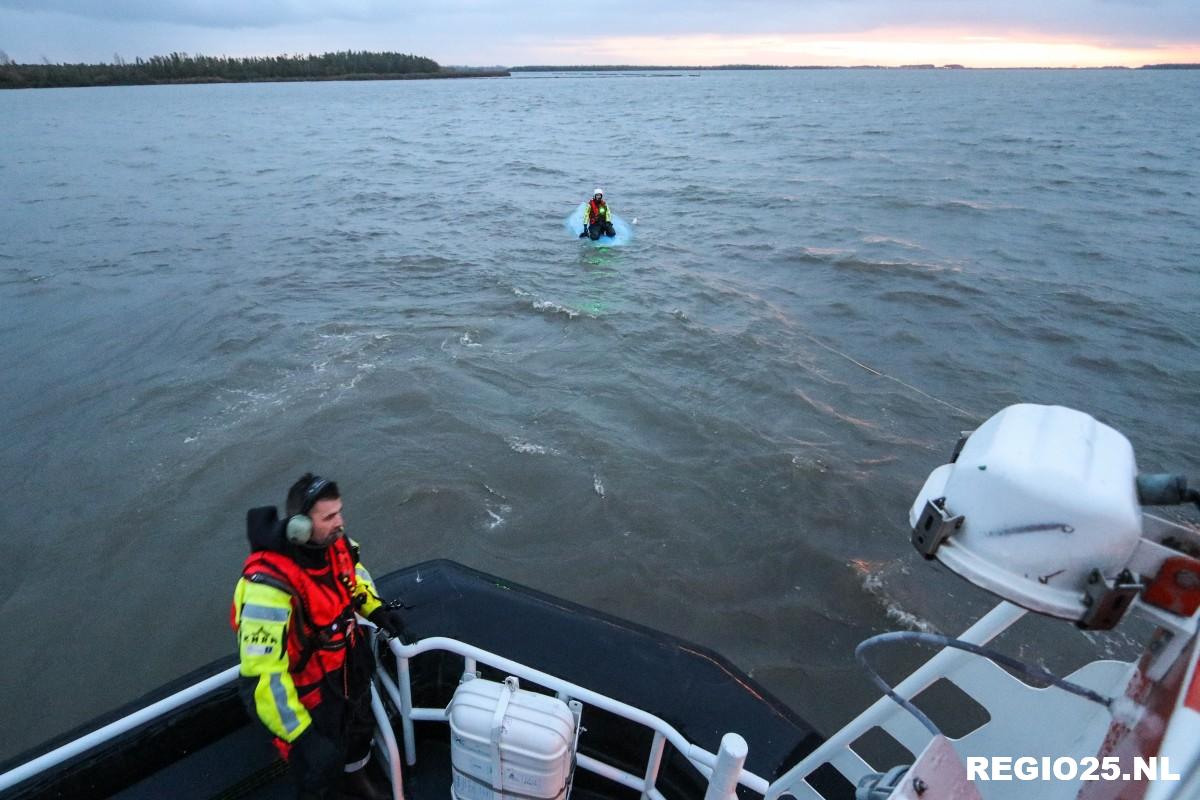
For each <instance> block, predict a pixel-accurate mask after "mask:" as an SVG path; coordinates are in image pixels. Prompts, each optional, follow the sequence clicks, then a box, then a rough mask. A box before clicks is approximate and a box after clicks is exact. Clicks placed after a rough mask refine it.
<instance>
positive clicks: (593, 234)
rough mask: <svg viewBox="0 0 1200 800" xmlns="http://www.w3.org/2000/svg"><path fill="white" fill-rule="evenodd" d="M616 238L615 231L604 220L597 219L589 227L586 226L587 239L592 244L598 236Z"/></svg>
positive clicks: (609, 223)
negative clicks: (589, 239)
mask: <svg viewBox="0 0 1200 800" xmlns="http://www.w3.org/2000/svg"><path fill="white" fill-rule="evenodd" d="M601 234H604V235H605V236H616V235H617V231H616V229H615V228H614V227H613V224H612V223H611V222H609V221H608V220H606V219H598V220H596V221H595V222H593V223H592V224H591V225H588V237H589V238H591V240H592V241H593V242H594V241H596V240H597V239H599V238H600V235H601Z"/></svg>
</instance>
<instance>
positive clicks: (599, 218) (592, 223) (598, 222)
mask: <svg viewBox="0 0 1200 800" xmlns="http://www.w3.org/2000/svg"><path fill="white" fill-rule="evenodd" d="M600 234H604V235H605V236H616V235H617V230H616V228H614V227H613V223H612V212H611V211H609V210H608V204H607V203H605V202H604V190H603V189H596V191H595V192H593V193H592V199H591V200H589V201H588V204H587V208H585V209H584V211H583V233H581V234H579V238H580V239H582V238H583V237H585V236H587V237H589V238H591V240H592V241H593V242H594V241H596V240H597V239H599V238H600Z"/></svg>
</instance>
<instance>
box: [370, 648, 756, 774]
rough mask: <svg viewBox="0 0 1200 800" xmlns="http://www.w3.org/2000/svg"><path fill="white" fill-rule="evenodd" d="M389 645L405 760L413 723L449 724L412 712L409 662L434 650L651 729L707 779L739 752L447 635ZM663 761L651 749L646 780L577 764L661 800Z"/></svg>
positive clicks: (439, 714)
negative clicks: (709, 744)
mask: <svg viewBox="0 0 1200 800" xmlns="http://www.w3.org/2000/svg"><path fill="white" fill-rule="evenodd" d="M388 646H389V648H390V649H391V651H392V653H393V655H395V656H396V667H397V672H398V673H399V674H400V676H401V677H400V680H399V682H398V683H399V685H398V686H396V687H395V688H396V689H397V690H398V694H399V695H400V698H401V699H402V700H403V699H404V698H408V702H407V703H402V704H401V705H400V713H401V717H402V720H403V722H404V732H405V745H404V746H405V755H406V757H408V756H409V753H412V752H414V751H413V750H410V741H411V736H412V734H411V730H412V728H411V725H412V720H413V719H423V720H438V721H446V719H447V717H446V709H421V708H413V707H412V706H411V685H410V684H409V683H408V681H409V677H408V676H409V666H408V662H409V660H410V659H412V658H414V657H416V656H419V655H422V654H423V653H428V652H435V651H440V652H448V653H454V654H455V655H459V656H462V657H463V658H464V659H465V660H466V664H468V665H471V664H472V663H473V662H474V663H478V662H482V663H484V664H487V665H488V666H490V667H493V668H495V669H498V670H500V671H502V672H506V673H508V674H509V675H515V676H516V677H518V678H521V679H523V680H527V681H530V682H531V683H535V684H537V685H539V686H543V687H545V688H547V689H549V690H551V691H553V692H556V693H558V694H560V695H566V696H568V697H570V698H571V699H573V700H578V701H580V702H582V703H584V704H586V705H590V706H592V707H594V708H598V709H600V710H602V711H607V712H608V713H610V714H614V715H616V716H618V717H621V718H622V719H625V720H628V721H629V722H633V723H635V724H638V725H641V726H642V727H645V728H649V729H650V730H651V731H653V732H654V733H655V741H656V742H657V739H658V736H659V735H661V736H662V738H663V739H664V740H665V741H667V742H670V743H671V745H672V746H673V747H674V748H675V749H676V750H678V751H679V752H680V753H682V754H683V756H684V757H685V758H686V759H687V760H688V761H689V762H690V763H691V764H692V766H694V767H695V768H696V770H697V771H698V772H699V773H700V774H701V775H702V776H703V777H704V778H705V779H706V780H711V779H712V776H713V774H714V771H716V773H717V774H718V777H719V778H724V776H726V775H728V774H730V773H729V770H728V766H727V765H729V764H730V763H732V762H733V761H734V760H735V759H736V757H737V753H736V750H737V748H736V747H733V748H732V749H730V750H728V751H727V748H726V747H725V746H724V745H725V740H724V739H723V740H722V747H721V749H720V751H719V752H718V753H716V754H714V753H710V752H709V751H707V750H705V749H704V748H702V747H700V746H698V745H695V744H692V743H691V742H689V741H688V740H687V739H686V738H685V737H684V736H683V734H681V733H680V732H679V731H677V730H675V728H674V727H672V726H671V725H670V724H669V723H667V722H666V721H665V720H663V719H661V718H659V717H657V716H655V715H653V714H651V713H649V712H647V711H643V710H642V709H640V708H637V707H635V706H631V705H628V704H627V703H622V702H621V701H619V700H614V699H613V698H611V697H608V696H606V695H602V694H600V693H598V692H594V691H592V690H591V689H587V688H585V687H583V686H579V685H578V684H574V683H571V682H570V681H566V680H563V679H561V678H557V677H555V676H553V675H550V674H548V673H545V672H542V671H540V670H536V669H533V668H532V667H527V666H525V665H524V664H521V663H519V662H516V661H512V660H511V659H507V658H504V657H503V656H500V655H497V654H495V653H492V652H489V651H487V650H483V649H481V648H479V647H475V646H473V645H469V644H466V643H465V642H460V641H458V640H457V639H450V638H447V637H444V636H434V637H430V638H428V639H422V640H420V641H419V642H415V643H413V644H401V643H400V642H399V641H398V640H396V639H391V640H389V642H388ZM384 685H385V689H387V691H388V693H389V695H391V694H392V690H391V689H390V688H388V687H387V684H386V683H385V684H384ZM395 700H396V698H395V697H394V696H393V702H395ZM405 705H407V706H408V708H407V711H406V710H405ZM726 738H728V737H726ZM731 744H736V743H733V742H732V740H731ZM743 744H744V743H743ZM661 756H662V752H661V746H658V747H657V752H656V745H655V744H652V745H651V752H650V757H649V759H648V760H647V768H646V773H645V774H643V775H633V774H630V773H628V772H625V771H623V770H618V769H616V768H615V767H611V766H609V765H605V764H603V763H602V762H597V761H596V760H595V759H591V758H588V757H586V756H581V757H579V759H578V764H579V766H580V767H583V768H584V769H587V770H588V771H590V772H595V773H596V774H598V775H601V776H602V777H606V778H609V779H610V780H614V781H616V782H617V783H620V784H622V785H624V786H628V787H630V788H633V789H638V790H641V791H642V795H643V797H654V796H659V797H661V795H659V793H658V791H657V789H656V788H655V787H654V781H655V780H656V779H657V764H656V763H655V762H656V761H659V760H661ZM741 757H742V759H744V758H745V754H744V753H743V754H742V756H741ZM414 763H415V753H414V755H413V756H412V760H410V761H409V765H410V766H411V765H412V764H414ZM718 765H719V766H718ZM598 766H599V767H603V769H598V768H597V767H598ZM618 775H619V777H618ZM736 776H737V780H736V782H737V783H739V784H741V785H742V786H745V787H746V788H748V789H750V790H752V791H754V792H757V793H758V794H760V795H765V794H766V792H767V789H768V787H769V786H770V784H769V782H768V781H767V780H766V779H764V778H762V777H760V776H758V775H756V774H754V773H753V772H750V771H749V770H746V769H743V768H741V764H740V763H738V764H737V767H736Z"/></svg>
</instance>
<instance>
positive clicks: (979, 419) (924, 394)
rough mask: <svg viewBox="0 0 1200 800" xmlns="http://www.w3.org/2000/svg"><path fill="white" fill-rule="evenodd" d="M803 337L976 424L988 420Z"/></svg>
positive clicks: (817, 340) (812, 337) (811, 337)
mask: <svg viewBox="0 0 1200 800" xmlns="http://www.w3.org/2000/svg"><path fill="white" fill-rule="evenodd" d="M802 335H803V336H804V337H805V338H806V339H808V340H809V341H810V342H812V343H813V344H815V345H817V346H818V347H822V348H824V349H826V350H828V351H829V352H831V353H833V354H834V355H839V356H841V357H842V358H844V359H846V360H847V361H849V362H850V363H851V364H854V365H855V366H858V367H862V368H863V369H865V370H866V371H867V372H870V373H871V374H872V375H878V376H879V377H881V378H887V379H888V380H889V381H892V382H893V383H898V384H900V385H901V386H903V387H904V388H905V389H908V390H909V391H911V392H915V393H916V394H919V395H921V396H922V397H925V398H928V399H930V400H932V401H933V402H935V403H941V404H942V405H944V406H945V407H946V408H949V409H951V410H953V411H957V412H958V413H959V414H962V415H963V416H964V417H966V418H967V419H972V420H975V421H976V422H983V421H984V419H986V417H984V416H983V415H982V414H975V413H973V412H971V411H967V410H966V409H962V408H959V407H958V406H956V405H954V404H953V403H947V402H946V401H945V400H940V399H938V398H936V397H934V396H933V395H931V394H929V393H928V392H924V391H921V390H920V389H918V388H917V387H916V386H913V385H912V384H911V383H905V382H904V381H902V380H900V379H899V378H895V377H892V376H891V375H888V374H887V373H885V372H880V371H879V370H877V369H875V368H874V367H870V366H867V365H866V364H864V363H862V362H861V361H859V360H858V359H856V358H852V357H851V356H849V355H847V354H846V353H843V352H842V351H841V350H838V349H836V348H834V347H830V346H829V345H827V344H825V342H822V341H821V340H820V339H818V338H817V337H815V336H813V335H811V334H808V333H805V334H802Z"/></svg>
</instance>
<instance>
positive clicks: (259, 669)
mask: <svg viewBox="0 0 1200 800" xmlns="http://www.w3.org/2000/svg"><path fill="white" fill-rule="evenodd" d="M300 556H302V557H300ZM381 606H382V603H381V602H380V599H379V594H378V592H377V591H376V590H375V585H374V582H373V581H372V579H371V574H370V573H369V572H367V569H366V567H364V566H363V565H362V564H360V563H358V546H357V545H355V544H354V543H353V542H350V541H348V540H347V539H345V538H344V537H339V538H338V539H336V540H334V542H333V543H332V544H330V545H329V546H328V547H326V548H324V549H323V550H311V551H307V552H301V553H299V555H298V557H297V558H293V557H292V556H291V555H289V554H288V553H286V552H280V551H275V550H259V551H256V552H254V553H251V555H250V557H249V558H247V559H246V563H245V565H244V566H243V568H242V577H241V579H240V580H239V581H238V583H237V587H236V588H235V589H234V593H233V609H232V614H231V623H232V625H233V628H234V630H236V631H237V636H238V653H239V655H240V657H241V675H242V678H243V682H244V683H246V684H247V685H246V686H245V689H246V690H247V691H249V690H250V689H251V685H252V691H253V705H254V708H255V710H256V711H257V713H258V717H259V719H261V720H262V722H263V724H264V725H265V726H266V727H267V728H268V729H269V730H270V731H271V733H273V734H275V736H277V737H278V738H279V739H281V740H283V742H287V743H291V742H294V741H295V740H296V739H297V737H299V736H300V735H301V734H302V733H304V732H305V731H306V730H307V729H308V728H309V726H310V725H311V724H312V722H313V712H314V710H315V709H316V708H317V707H318V706H320V705H321V704H322V703H323V702H326V701H334V702H344V701H345V700H346V699H347V698H348V697H349V696H350V693H351V691H352V689H351V686H350V683H349V681H350V678H349V677H348V670H347V669H346V666H347V663H346V662H347V654H348V653H350V652H352V651H354V650H355V649H356V648H358V650H357V652H358V653H360V654H361V653H363V652H364V649H363V648H362V647H361V641H360V640H361V637H362V636H363V632H362V631H361V630H360V629H359V627H358V625H357V623H356V621H355V613H356V612H357V613H359V614H362V615H363V616H368V615H370V614H371V613H373V612H374V611H376V610H377V609H379V608H380V607H381ZM365 652H366V653H367V655H368V657H369V651H365ZM357 657H361V656H357ZM330 693H333V694H335V695H340V696H337V697H330V696H328V695H330ZM281 749H283V750H284V751H285V752H286V750H287V748H286V747H283V748H281Z"/></svg>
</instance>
